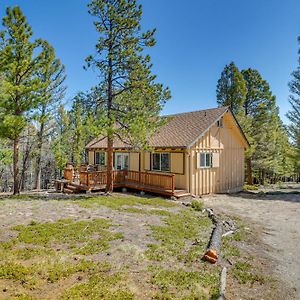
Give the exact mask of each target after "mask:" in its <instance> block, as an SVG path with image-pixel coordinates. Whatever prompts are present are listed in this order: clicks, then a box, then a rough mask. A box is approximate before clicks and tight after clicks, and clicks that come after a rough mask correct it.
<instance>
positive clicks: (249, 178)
mask: <svg viewBox="0 0 300 300" xmlns="http://www.w3.org/2000/svg"><path fill="white" fill-rule="evenodd" d="M246 165H247V183H248V184H250V185H252V184H253V177H252V161H251V157H248V158H246Z"/></svg>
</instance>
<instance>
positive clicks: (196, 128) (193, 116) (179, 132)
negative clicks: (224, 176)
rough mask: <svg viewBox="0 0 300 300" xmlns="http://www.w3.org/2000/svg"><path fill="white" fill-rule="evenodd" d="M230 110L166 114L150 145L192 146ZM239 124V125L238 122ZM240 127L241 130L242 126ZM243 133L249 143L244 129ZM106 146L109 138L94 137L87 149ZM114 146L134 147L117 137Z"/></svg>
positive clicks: (224, 108) (226, 108)
mask: <svg viewBox="0 0 300 300" xmlns="http://www.w3.org/2000/svg"><path fill="white" fill-rule="evenodd" d="M228 111H230V109H229V107H227V106H226V107H218V108H211V109H205V110H198V111H192V112H187V113H179V114H174V115H169V116H165V117H168V118H169V120H168V121H167V123H166V124H165V125H163V126H162V127H161V128H160V129H159V130H158V132H157V133H156V134H154V135H153V137H152V138H151V139H150V141H149V145H150V146H151V147H156V148H187V147H190V146H191V145H192V144H193V143H194V142H196V141H197V139H199V138H200V137H201V136H202V135H203V134H204V133H205V132H206V131H207V130H208V129H209V128H210V127H211V126H213V125H214V124H215V123H216V122H217V121H218V120H219V119H220V118H221V117H222V116H223V115H224V114H225V113H226V112H228ZM235 121H236V119H235ZM236 123H237V121H236ZM237 126H238V127H239V125H238V123H237ZM239 129H240V130H241V128H240V127H239ZM241 133H242V135H243V137H244V139H245V140H246V143H248V141H247V139H246V137H245V135H244V133H243V132H242V130H241ZM106 147H107V139H106V138H105V137H103V136H102V137H99V138H96V139H94V140H93V141H91V142H90V143H88V144H87V146H86V148H87V149H96V148H106ZM114 148H132V146H131V145H129V144H126V143H124V142H122V141H121V140H120V139H115V140H114Z"/></svg>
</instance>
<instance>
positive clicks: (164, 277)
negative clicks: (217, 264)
mask: <svg viewBox="0 0 300 300" xmlns="http://www.w3.org/2000/svg"><path fill="white" fill-rule="evenodd" d="M149 271H150V272H151V281H150V282H151V283H152V284H153V285H156V286H157V288H158V289H159V293H158V294H157V295H156V297H154V299H207V298H208V295H212V294H214V293H215V292H217V289H218V281H219V276H218V272H217V270H216V269H215V271H210V272H207V271H206V270H200V271H186V270H184V269H163V268H161V267H149Z"/></svg>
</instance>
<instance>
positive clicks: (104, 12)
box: [86, 0, 170, 191]
mask: <svg viewBox="0 0 300 300" xmlns="http://www.w3.org/2000/svg"><path fill="white" fill-rule="evenodd" d="M88 7H89V13H90V15H91V16H93V17H94V18H95V21H94V25H95V27H96V30H97V32H98V34H99V38H98V42H97V44H96V54H95V55H90V56H88V57H87V59H86V62H87V67H91V66H92V67H94V68H95V69H96V70H97V71H98V73H99V79H100V82H99V85H98V87H97V88H98V90H99V92H100V94H101V95H102V97H100V98H99V102H98V103H97V107H98V118H99V120H100V122H101V128H102V133H103V134H104V135H105V136H106V137H107V161H108V162H107V191H112V176H113V173H112V170H113V159H112V153H113V142H114V139H115V138H119V139H121V140H124V141H125V142H126V143H128V142H130V143H132V144H133V146H136V147H140V148H145V147H146V146H147V140H148V137H149V136H150V135H151V134H153V132H154V131H155V130H156V128H157V127H158V126H159V125H160V124H161V119H160V118H159V112H160V111H161V109H162V107H163V105H164V103H165V101H166V100H167V99H169V98H170V93H169V90H168V89H165V88H163V86H162V85H161V84H158V83H156V82H155V78H156V77H155V76H154V75H152V74H151V63H150V56H149V55H144V48H145V47H152V46H154V45H155V38H154V34H155V30H148V31H146V32H142V31H141V18H142V7H141V5H137V3H136V0H116V1H111V0H92V1H91V2H90V3H89V5H88Z"/></svg>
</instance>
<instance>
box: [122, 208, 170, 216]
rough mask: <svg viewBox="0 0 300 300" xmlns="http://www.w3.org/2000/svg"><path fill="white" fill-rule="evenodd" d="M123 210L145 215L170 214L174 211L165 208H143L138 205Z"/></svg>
mask: <svg viewBox="0 0 300 300" xmlns="http://www.w3.org/2000/svg"><path fill="white" fill-rule="evenodd" d="M122 211H124V212H129V213H135V214H144V215H159V216H170V215H171V214H172V213H170V212H168V211H167V210H163V209H141V208H136V207H128V208H123V209H122Z"/></svg>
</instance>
